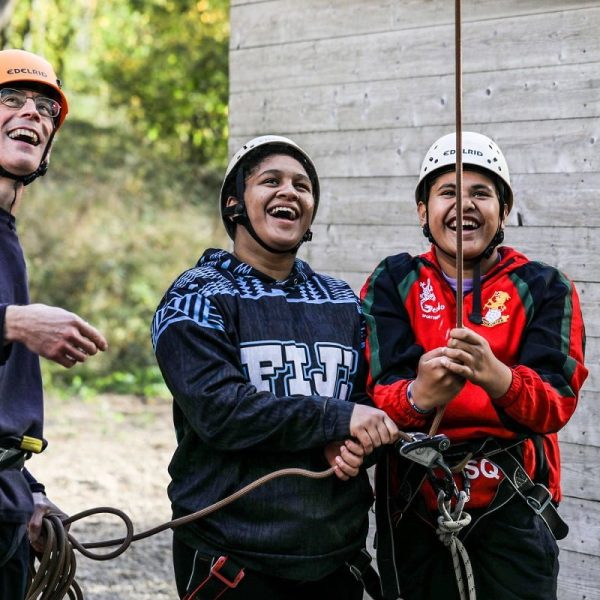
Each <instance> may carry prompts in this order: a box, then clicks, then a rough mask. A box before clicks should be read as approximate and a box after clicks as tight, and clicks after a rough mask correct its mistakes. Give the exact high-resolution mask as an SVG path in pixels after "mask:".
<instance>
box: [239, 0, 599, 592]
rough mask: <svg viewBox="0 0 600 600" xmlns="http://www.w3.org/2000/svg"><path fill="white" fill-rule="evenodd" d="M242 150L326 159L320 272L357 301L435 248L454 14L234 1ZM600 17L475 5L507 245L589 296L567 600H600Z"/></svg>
mask: <svg viewBox="0 0 600 600" xmlns="http://www.w3.org/2000/svg"><path fill="white" fill-rule="evenodd" d="M231 28H232V31H231V51H230V82H231V83H230V85H231V93H230V149H231V151H232V152H233V150H234V149H236V148H237V147H239V146H240V145H241V144H242V143H243V142H245V141H246V140H247V139H249V138H251V137H253V136H255V135H259V134H263V133H278V134H283V135H288V136H290V137H293V138H294V139H295V140H296V141H298V142H299V143H300V144H301V145H303V146H304V147H305V148H306V149H307V150H308V151H309V152H310V153H311V155H312V156H313V158H314V159H315V162H316V164H317V167H318V169H319V173H320V175H321V177H322V187H323V196H322V203H321V208H320V211H319V215H318V217H317V222H316V223H315V226H314V233H315V239H314V241H313V242H312V243H311V244H309V245H307V246H306V248H305V249H304V250H303V251H302V254H303V257H305V258H307V259H308V260H309V261H310V262H311V264H312V266H313V267H314V268H316V269H317V270H322V271H325V272H329V273H332V274H335V275H337V276H341V277H343V278H345V279H347V280H348V281H349V282H350V283H351V284H352V285H353V287H354V288H355V289H357V290H358V289H359V287H360V285H361V284H362V283H363V281H364V279H365V277H366V276H367V274H368V273H369V272H370V271H371V270H372V269H373V267H374V266H375V265H376V264H377V262H378V261H379V260H380V259H381V258H383V257H384V256H386V255H388V254H391V253H394V252H397V251H400V250H407V251H409V252H420V251H422V250H423V249H425V247H426V241H425V239H424V238H423V236H422V234H421V232H420V229H419V228H418V225H417V218H416V212H415V206H414V200H413V198H414V196H413V191H414V186H415V183H416V177H417V174H418V170H419V167H420V161H421V158H422V156H423V155H424V153H425V151H426V150H427V148H428V147H429V145H430V144H431V143H432V142H433V141H434V140H435V139H436V138H437V137H439V136H441V135H443V134H445V133H448V132H451V131H453V130H454V127H455V126H454V3H453V2H448V1H444V0H403V1H401V2H398V1H392V0H373V1H366V2H365V1H364V0H302V1H298V0H254V1H252V0H232V2H231ZM599 32H600V3H599V2H591V1H588V2H585V1H583V2H581V1H580V2H578V1H575V0H570V1H567V0H546V1H544V2H542V1H541V0H498V1H496V2H492V1H491V0H483V1H478V2H475V0H463V86H464V92H463V106H464V108H463V112H464V119H463V123H464V129H465V130H475V131H481V132H482V133H486V134H487V135H489V136H491V137H493V138H494V139H495V140H496V141H497V142H498V144H499V145H500V147H501V148H502V149H503V151H504V153H505V155H506V156H507V159H508V162H509V166H510V168H511V175H512V180H513V188H514V193H515V209H514V210H513V214H512V215H511V218H510V226H509V227H508V228H507V232H506V243H507V244H508V245H513V246H516V247H517V248H519V249H521V250H523V251H524V252H525V253H526V254H527V255H528V256H529V257H530V258H536V259H541V260H544V261H545V262H548V263H550V264H553V265H556V266H557V267H559V268H560V269H562V270H564V272H565V273H566V274H567V275H568V276H569V277H571V278H572V279H573V280H574V281H575V282H576V285H577V287H578V290H579V292H580V295H581V300H582V303H583V311H584V317H585V319H586V326H587V335H588V345H587V363H588V367H589V369H590V377H589V379H588V381H587V383H586V385H585V388H584V391H583V392H582V394H581V398H580V405H579V407H578V409H577V412H576V414H575V416H574V418H573V419H572V421H571V423H570V424H569V425H568V426H567V427H566V428H565V430H564V431H563V432H561V440H562V452H563V463H564V472H563V481H564V491H565V496H566V497H565V500H564V502H563V504H562V506H561V512H562V514H563V515H564V516H565V518H566V519H567V521H568V522H569V524H570V526H571V533H570V535H569V537H568V538H567V539H566V540H563V541H562V542H561V544H560V545H561V576H560V593H559V598H561V600H572V599H576V598H577V599H584V598H585V599H586V600H590V599H593V598H595V599H600V502H599V501H600V492H599V486H598V482H599V480H600V477H599V475H600V426H599V424H598V423H599V421H600V403H599V400H600V366H599V364H598V363H599V361H598V359H599V356H600V313H599V311H598V310H597V309H598V306H599V304H600V260H599V259H598V250H599V247H600V243H599V241H598V234H599V231H598V230H599V227H600V197H599V196H600V152H599V148H600V119H599V118H598V117H599V116H600V34H599Z"/></svg>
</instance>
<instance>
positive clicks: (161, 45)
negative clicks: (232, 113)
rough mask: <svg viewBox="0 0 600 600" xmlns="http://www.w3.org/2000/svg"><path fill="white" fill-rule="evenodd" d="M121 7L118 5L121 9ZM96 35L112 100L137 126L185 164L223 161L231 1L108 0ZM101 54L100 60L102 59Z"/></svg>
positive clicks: (104, 5) (102, 74) (102, 69)
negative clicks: (114, 14) (115, 14)
mask: <svg viewBox="0 0 600 600" xmlns="http://www.w3.org/2000/svg"><path fill="white" fill-rule="evenodd" d="M117 6H118V8H117ZM115 10H118V11H119V13H120V16H119V19H118V20H116V22H115V21H114V20H109V19H108V18H106V19H100V20H99V23H100V29H99V30H98V32H97V35H98V36H101V37H102V38H103V39H104V44H105V47H104V49H103V55H102V57H101V60H98V61H97V63H98V65H99V73H100V76H101V77H102V78H103V79H104V80H105V81H110V82H111V92H110V98H109V102H110V104H111V106H114V107H127V111H128V115H129V117H130V119H131V121H132V122H133V123H134V125H135V126H136V127H137V128H138V129H139V130H140V131H141V132H142V133H143V134H144V135H145V136H146V137H147V138H148V139H149V140H151V141H152V142H154V143H155V144H156V145H157V146H159V147H164V146H165V145H168V146H169V148H170V151H171V152H174V153H175V154H176V155H177V156H178V157H179V158H181V159H183V160H187V161H191V160H199V161H200V162H202V163H204V164H206V163H212V164H222V163H223V162H224V160H225V159H226V152H227V148H226V146H225V144H223V140H224V139H226V137H227V96H228V75H227V56H228V54H227V53H228V39H229V38H228V36H229V24H228V20H227V10H228V2H227V1H226V0H200V1H194V2H190V1H189V0H177V1H176V0H164V1H154V2H140V1H136V0H130V1H129V2H123V1H122V0H121V1H118V2H116V3H115V2H105V3H103V4H102V8H101V9H100V11H101V13H103V14H110V13H112V12H113V11H115ZM99 59H100V57H99Z"/></svg>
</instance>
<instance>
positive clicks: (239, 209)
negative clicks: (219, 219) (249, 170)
mask: <svg viewBox="0 0 600 600" xmlns="http://www.w3.org/2000/svg"><path fill="white" fill-rule="evenodd" d="M235 187H236V193H237V197H238V198H241V200H238V203H237V204H235V205H234V206H227V207H225V208H224V209H223V215H225V216H229V217H231V220H232V221H233V222H234V223H235V224H236V225H242V226H243V227H245V228H246V230H247V231H248V233H249V234H250V235H251V236H252V238H253V239H254V240H255V241H256V242H257V243H258V244H259V245H260V246H261V247H262V248H264V249H265V250H266V251H267V252H271V253H273V254H294V255H295V254H296V253H297V252H298V249H299V248H300V246H302V244H303V243H304V242H310V241H311V240H312V236H313V234H312V231H311V230H310V228H309V229H308V230H307V231H306V232H305V233H304V235H303V236H302V239H301V240H300V241H299V242H298V243H297V244H296V245H295V246H294V247H292V248H287V249H285V250H280V249H278V248H273V246H269V244H267V243H266V242H265V241H264V240H262V239H261V238H260V237H259V235H258V234H257V233H256V231H255V230H254V227H253V226H252V223H251V222H250V218H249V217H248V212H247V211H246V204H245V202H244V200H243V198H244V192H245V189H246V184H245V181H244V170H243V169H238V172H237V174H236V177H235Z"/></svg>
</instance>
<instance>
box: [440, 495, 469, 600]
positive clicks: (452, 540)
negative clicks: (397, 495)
mask: <svg viewBox="0 0 600 600" xmlns="http://www.w3.org/2000/svg"><path fill="white" fill-rule="evenodd" d="M467 500H468V496H467V494H466V493H465V492H464V491H461V492H459V494H458V501H457V503H456V506H455V507H454V510H452V509H451V505H450V500H449V499H446V495H445V494H444V492H443V491H440V493H439V494H438V509H439V511H440V516H439V517H438V527H437V529H436V533H437V535H438V537H439V538H440V540H441V542H442V544H444V546H446V547H447V548H448V549H449V550H450V554H451V555H452V564H453V566H454V572H455V574H456V584H457V585H458V592H459V594H460V600H475V598H476V596H475V579H474V578H473V568H472V567H471V560H470V559H469V555H468V553H467V549H466V548H465V546H464V544H463V543H462V542H461V541H460V539H458V537H457V535H458V534H459V533H460V531H461V529H463V527H466V526H467V525H468V524H469V523H470V522H471V515H470V514H469V513H466V512H464V511H463V508H464V506H465V502H466V501H467ZM461 560H462V566H461ZM465 579H466V582H465ZM465 583H466V589H465Z"/></svg>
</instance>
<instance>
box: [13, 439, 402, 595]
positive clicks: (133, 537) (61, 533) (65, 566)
mask: <svg viewBox="0 0 600 600" xmlns="http://www.w3.org/2000/svg"><path fill="white" fill-rule="evenodd" d="M404 435H406V434H404ZM407 437H408V436H407ZM332 474H333V468H330V469H327V470H325V471H309V470H307V469H297V468H289V469H280V470H278V471H274V472H273V473H269V474H267V475H264V476H263V477H260V478H259V479H257V480H256V481H253V482H252V483H249V484H248V485H246V486H245V487H243V488H241V489H239V490H238V491H237V492H234V493H233V494H231V495H230V496H227V497H226V498H223V499H222V500H219V501H218V502H215V503H214V504H211V505H210V506H207V507H206V508H203V509H202V510H199V511H197V512H195V513H192V514H189V515H186V516H184V517H180V518H178V519H173V520H172V521H168V522H167V523H163V524H162V525H158V526H157V527H154V528H152V529H148V530H146V531H143V532H141V533H137V534H136V533H134V528H133V523H132V521H131V519H130V518H129V517H128V516H127V515H126V514H125V513H124V512H123V511H122V510H119V509H117V508H112V507H108V506H102V507H98V508H91V509H88V510H84V511H82V512H79V513H77V514H75V515H73V516H71V517H69V518H67V519H64V520H63V521H61V519H60V518H59V517H58V516H57V515H46V516H45V517H44V519H43V527H44V534H45V537H46V545H45V547H44V552H43V553H42V554H41V555H39V556H38V560H39V566H38V567H37V569H36V568H35V565H34V561H32V564H31V566H30V584H29V588H28V591H27V595H26V596H25V600H62V599H63V598H64V597H65V596H67V595H68V597H69V599H70V600H83V593H82V591H81V588H80V587H79V585H78V584H77V582H76V581H75V571H76V569H77V563H76V559H75V554H74V550H75V549H76V550H77V551H79V552H80V553H81V554H83V556H85V557H87V558H91V559H92V560H110V559H112V558H115V557H117V556H119V555H120V554H122V553H123V552H125V550H127V548H129V546H130V545H131V544H132V543H133V542H136V541H138V540H142V539H144V538H147V537H150V536H152V535H155V534H157V533H160V532H161V531H164V530H165V529H173V528H175V527H180V526H181V525H185V524H187V523H191V522H192V521H196V520H198V519H201V518H203V517H205V516H206V515H209V514H210V513H213V512H215V511H217V510H219V509H221V508H223V507H224V506H227V505H228V504H230V503H232V502H234V501H235V500H237V499H239V498H241V497H242V496H244V495H246V494H248V493H249V492H251V491H252V490H254V489H256V488H257V487H259V486H261V485H264V484H265V483H267V482H269V481H271V480H273V479H277V478H279V477H286V476H298V477H308V478H310V479H325V478H327V477H330V476H331V475H332ZM94 514H112V515H115V516H117V517H119V518H120V519H121V520H122V521H123V522H124V523H125V528H126V530H127V533H126V535H125V537H122V538H118V539H114V540H106V541H101V542H93V543H85V544H82V543H81V542H79V541H78V540H77V539H76V538H75V537H74V536H73V535H72V534H70V533H67V532H66V529H65V528H66V527H68V526H69V525H71V524H72V523H75V522H76V521H80V520H81V519H85V518H86V517H89V516H91V515H94ZM114 546H118V547H117V548H116V549H115V550H112V551H111V552H106V553H96V552H90V550H89V549H90V548H112V547H114Z"/></svg>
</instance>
